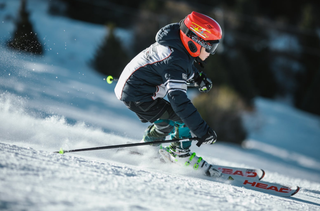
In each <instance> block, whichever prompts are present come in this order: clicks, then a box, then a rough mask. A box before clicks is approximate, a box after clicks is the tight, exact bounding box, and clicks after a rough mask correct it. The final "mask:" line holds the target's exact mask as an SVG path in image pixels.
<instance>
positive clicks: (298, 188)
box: [291, 186, 301, 196]
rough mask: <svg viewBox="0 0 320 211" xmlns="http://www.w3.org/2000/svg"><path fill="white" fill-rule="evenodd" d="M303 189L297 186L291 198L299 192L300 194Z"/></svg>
mask: <svg viewBox="0 0 320 211" xmlns="http://www.w3.org/2000/svg"><path fill="white" fill-rule="evenodd" d="M300 189H301V188H300V187H299V186H297V190H296V191H295V192H293V193H292V194H291V196H293V195H295V194H297V193H298V192H299V190H300Z"/></svg>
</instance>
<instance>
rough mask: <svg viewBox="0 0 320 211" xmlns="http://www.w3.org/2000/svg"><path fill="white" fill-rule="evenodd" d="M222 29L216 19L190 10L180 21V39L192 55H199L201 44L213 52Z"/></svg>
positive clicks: (209, 51)
mask: <svg viewBox="0 0 320 211" xmlns="http://www.w3.org/2000/svg"><path fill="white" fill-rule="evenodd" d="M221 37H222V30H221V27H220V25H219V24H218V22H217V21H215V20H214V19H212V18H210V17H209V16H206V15H203V14H201V13H198V12H192V13H191V14H189V15H188V16H187V17H185V18H184V19H183V20H182V21H180V39H181V41H182V43H183V45H184V47H185V48H186V49H187V50H188V52H189V53H190V55H191V56H192V57H198V56H199V55H200V49H201V46H202V47H204V48H205V49H206V51H207V52H208V53H210V54H212V55H213V54H214V53H215V51H216V49H217V47H218V44H219V40H220V39H221Z"/></svg>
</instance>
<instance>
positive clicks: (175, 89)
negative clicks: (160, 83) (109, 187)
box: [165, 65, 209, 137]
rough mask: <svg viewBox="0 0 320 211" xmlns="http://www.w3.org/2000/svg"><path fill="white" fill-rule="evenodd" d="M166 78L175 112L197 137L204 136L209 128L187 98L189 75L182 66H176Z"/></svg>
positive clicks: (168, 94)
mask: <svg viewBox="0 0 320 211" xmlns="http://www.w3.org/2000/svg"><path fill="white" fill-rule="evenodd" d="M165 78H166V82H165V86H166V89H167V97H168V100H169V101H170V104H171V106H172V108H173V110H174V111H175V112H176V114H177V115H178V116H179V117H180V118H181V120H182V121H183V122H184V123H185V124H186V125H187V127H188V128H189V129H190V130H191V131H192V132H193V133H194V134H195V135H196V136H197V137H202V136H204V135H205V134H206V133H207V131H208V129H209V126H208V125H207V123H206V122H205V121H204V120H203V119H202V117H201V116H200V114H199V112H198V111H197V109H196V108H195V107H194V105H193V104H192V102H191V101H190V99H189V98H188V96H187V74H186V73H185V72H184V71H183V69H182V68H181V67H180V66H178V65H174V66H173V69H171V70H170V71H168V72H167V73H166V74H165Z"/></svg>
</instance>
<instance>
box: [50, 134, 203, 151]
mask: <svg viewBox="0 0 320 211" xmlns="http://www.w3.org/2000/svg"><path fill="white" fill-rule="evenodd" d="M182 140H186V139H172V140H164V141H150V142H141V143H131V144H118V145H108V146H102V147H91V148H82V149H71V150H63V149H60V150H59V151H54V152H53V153H59V154H64V153H67V152H81V151H92V150H101V149H114V148H125V147H135V146H144V145H150V144H163V143H172V142H179V141H182ZM188 140H190V141H197V140H198V138H188Z"/></svg>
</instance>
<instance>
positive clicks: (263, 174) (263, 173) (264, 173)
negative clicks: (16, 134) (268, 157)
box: [259, 169, 266, 180]
mask: <svg viewBox="0 0 320 211" xmlns="http://www.w3.org/2000/svg"><path fill="white" fill-rule="evenodd" d="M260 170H261V172H262V175H261V177H260V178H259V180H262V179H263V177H264V176H265V175H266V172H265V171H264V170H263V169H260Z"/></svg>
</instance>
